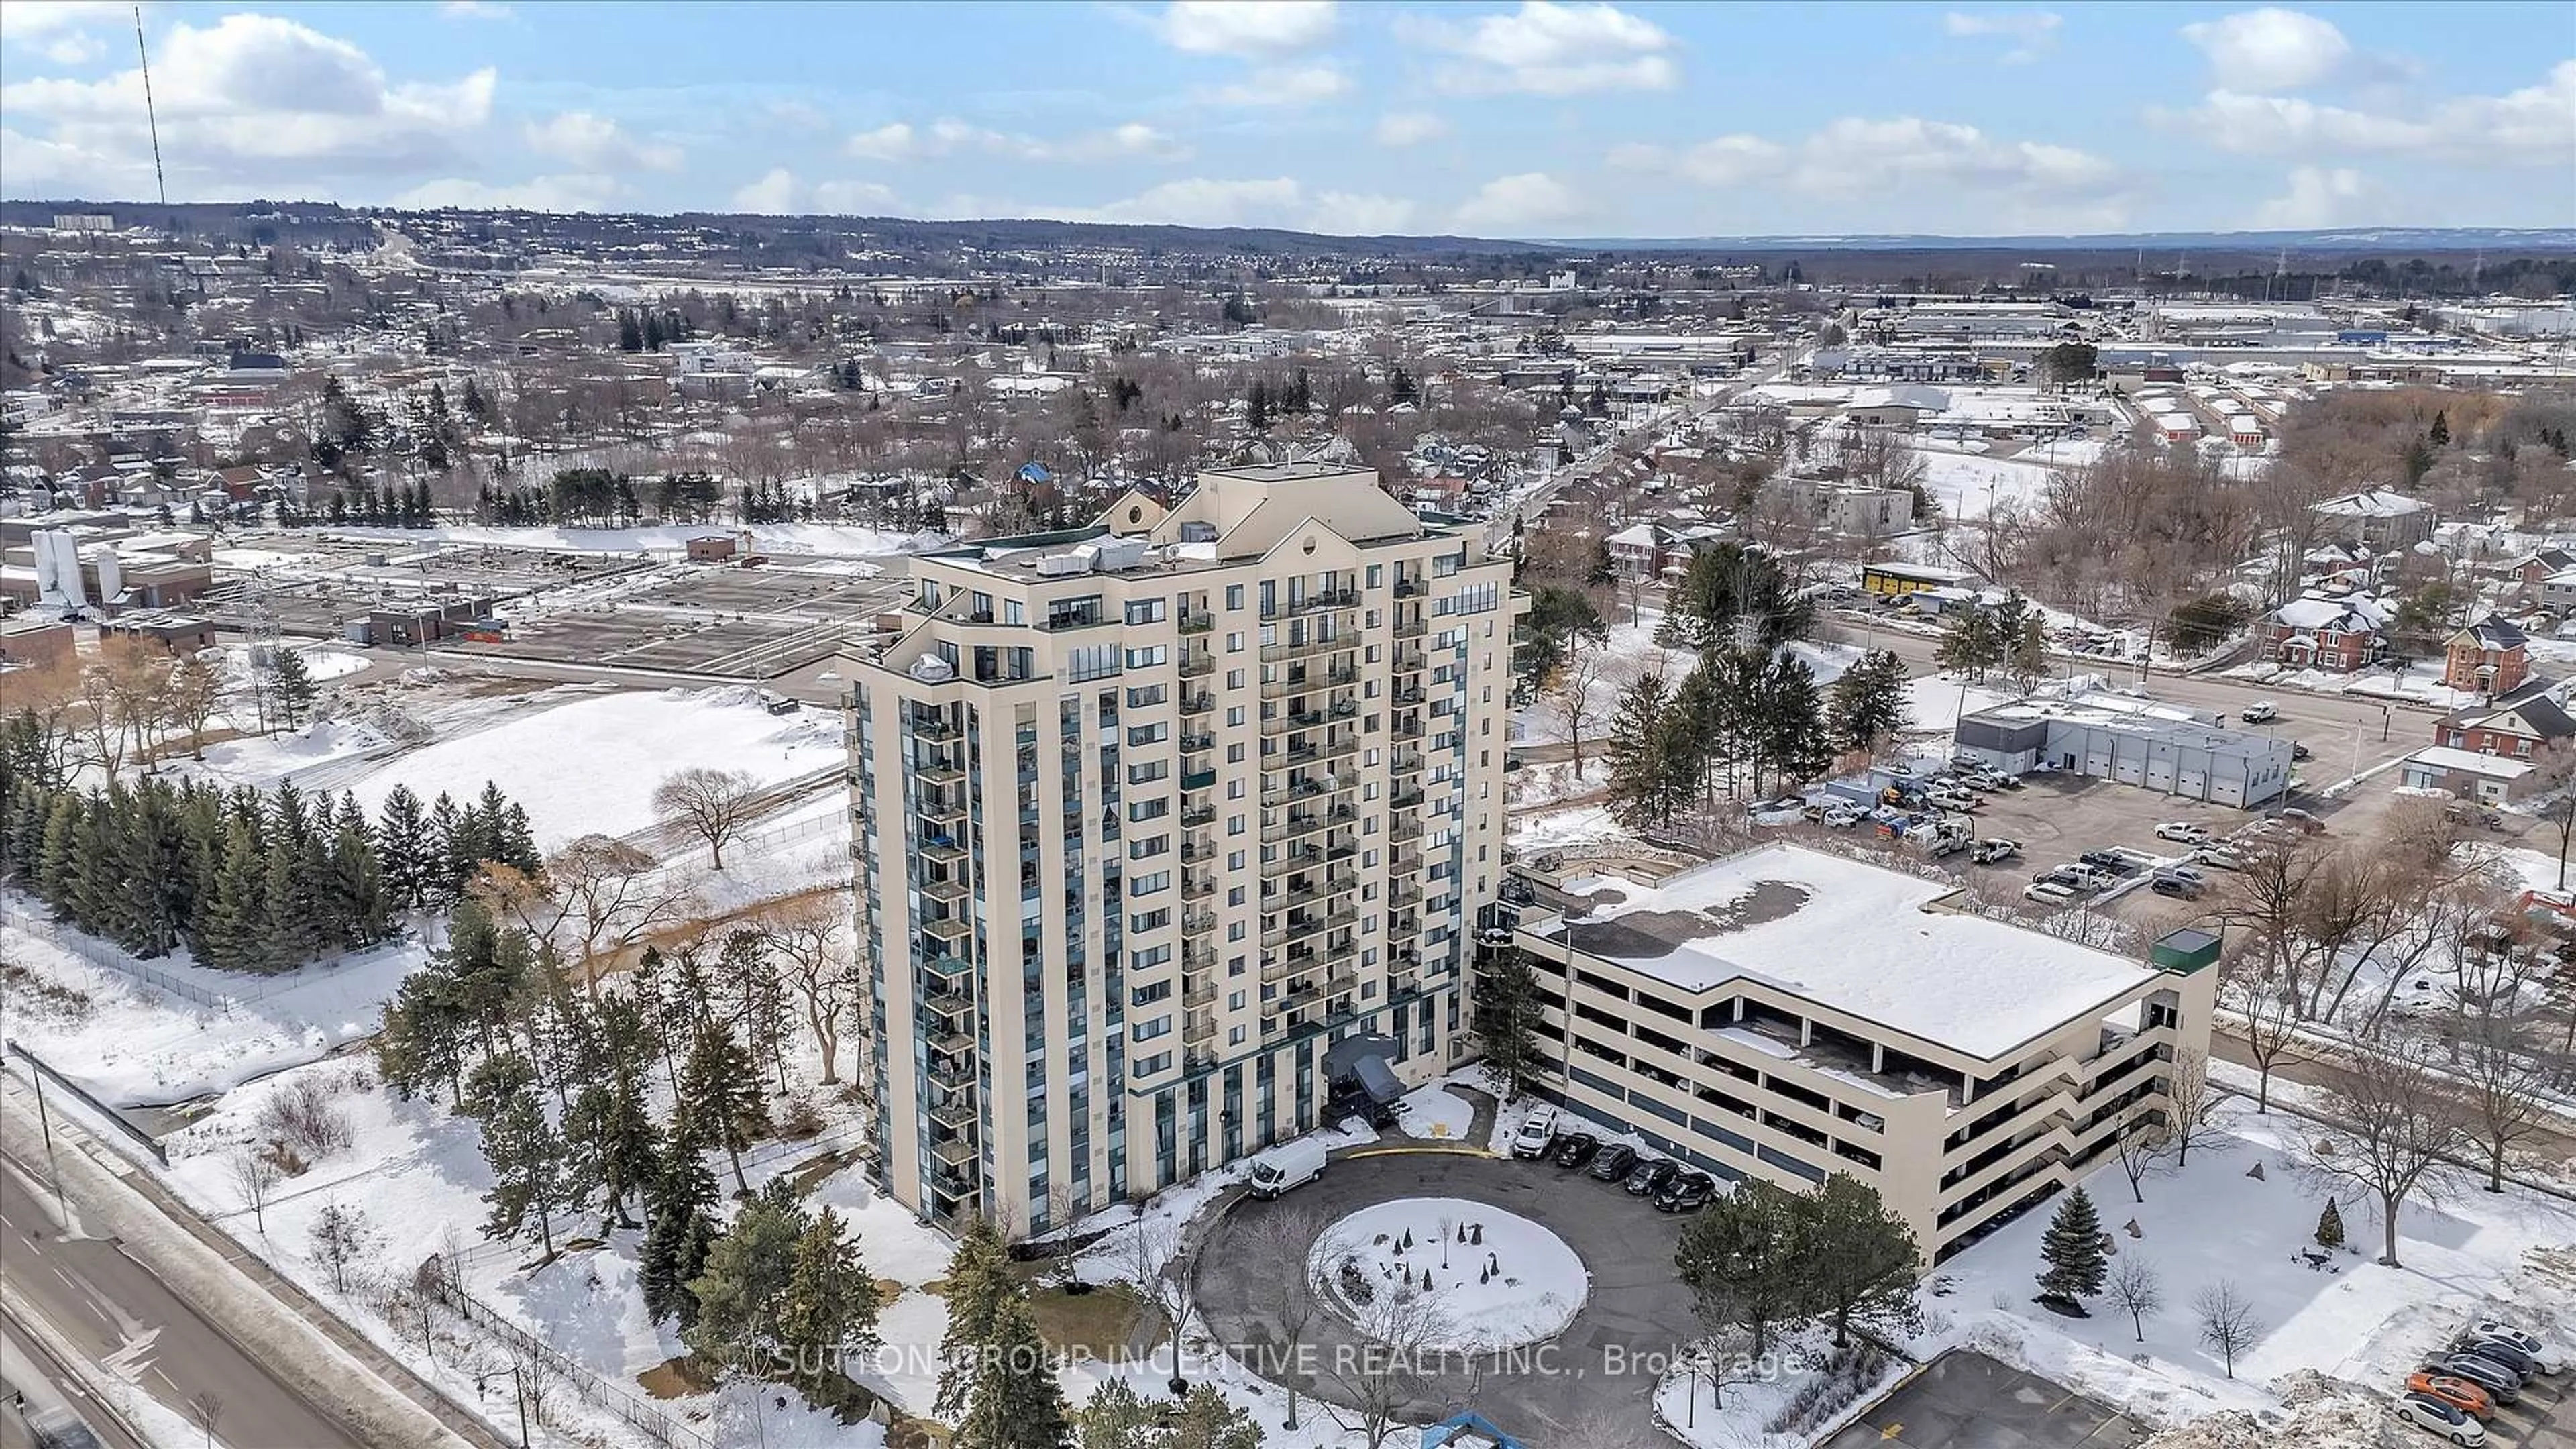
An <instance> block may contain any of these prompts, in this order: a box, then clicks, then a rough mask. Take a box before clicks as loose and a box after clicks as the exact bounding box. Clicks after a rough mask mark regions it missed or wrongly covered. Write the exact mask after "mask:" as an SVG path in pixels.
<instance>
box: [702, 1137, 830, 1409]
mask: <svg viewBox="0 0 2576 1449" xmlns="http://www.w3.org/2000/svg"><path fill="white" fill-rule="evenodd" d="M804 1232H805V1215H804V1213H803V1212H802V1211H801V1210H800V1209H799V1208H798V1207H797V1205H796V1200H795V1198H794V1197H793V1196H792V1194H791V1193H790V1192H789V1191H788V1189H787V1186H786V1183H785V1181H784V1180H779V1181H775V1182H772V1183H771V1184H770V1187H769V1189H768V1190H765V1191H763V1192H762V1193H761V1194H760V1195H759V1196H758V1197H755V1198H753V1199H752V1200H751V1201H749V1202H747V1203H744V1204H743V1206H742V1211H741V1212H739V1213H736V1214H735V1215H734V1220H733V1226H732V1227H731V1228H730V1229H728V1230H727V1231H726V1232H725V1234H724V1236H722V1237H720V1238H718V1239H716V1241H715V1246H714V1247H713V1248H712V1249H710V1250H709V1251H708V1253H707V1259H706V1264H705V1266H704V1267H702V1268H701V1269H700V1270H699V1271H698V1275H697V1276H696V1277H694V1278H692V1279H690V1280H689V1284H688V1289H689V1295H690V1296H691V1297H692V1298H695V1299H696V1300H697V1304H698V1316H697V1321H696V1322H694V1323H692V1324H690V1325H689V1327H688V1330H687V1331H686V1332H685V1333H683V1334H682V1335H681V1337H682V1338H683V1339H684V1340H685V1341H686V1342H687V1343H688V1345H689V1347H690V1348H691V1349H692V1350H694V1351H695V1352H696V1353H697V1354H698V1355H699V1356H700V1357H702V1358H704V1359H706V1360H707V1361H708V1362H710V1363H714V1364H719V1365H722V1366H723V1367H724V1368H726V1369H728V1370H730V1371H732V1372H734V1373H738V1374H754V1375H757V1374H760V1373H762V1372H763V1371H765V1370H766V1369H767V1368H768V1367H769V1366H770V1365H771V1363H772V1362H773V1361H774V1359H773V1355H774V1353H775V1352H776V1350H778V1349H779V1348H780V1347H781V1346H783V1344H784V1339H783V1338H782V1336H781V1334H780V1329H781V1328H782V1327H783V1324H784V1318H785V1310H786V1304H787V1287H788V1282H789V1280H790V1279H791V1278H792V1277H793V1276H794V1274H795V1271H796V1256H797V1246H798V1243H797V1240H798V1239H799V1238H800V1237H802V1236H803V1234H804Z"/></svg>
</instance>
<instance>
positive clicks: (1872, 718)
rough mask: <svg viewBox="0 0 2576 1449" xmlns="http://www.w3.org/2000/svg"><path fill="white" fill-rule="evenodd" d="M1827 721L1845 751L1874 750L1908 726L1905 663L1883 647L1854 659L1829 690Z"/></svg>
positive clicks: (1838, 744)
mask: <svg viewBox="0 0 2576 1449" xmlns="http://www.w3.org/2000/svg"><path fill="white" fill-rule="evenodd" d="M1825 724H1826V732H1827V734H1828V735H1829V736H1830V738H1831V740H1832V742H1833V744H1834V746H1835V747H1836V748H1838V749H1844V750H1875V749H1877V748H1878V747H1879V746H1880V745H1882V744H1884V743H1885V742H1886V741H1887V740H1888V739H1889V737H1891V736H1893V735H1894V734H1895V733H1896V732H1897V731H1899V730H1901V729H1903V728H1905V724H1906V683H1905V662H1904V661H1903V660H1901V659H1899V658H1897V657H1896V656H1895V655H1894V654H1892V653H1890V652H1889V651H1887V650H1884V649H1873V650H1871V651H1870V652H1869V653H1867V654H1864V655H1862V656H1861V657H1860V658H1859V659H1857V660H1855V661H1853V663H1852V666H1851V667H1850V668H1849V669H1846V670H1844V671H1843V673H1842V677H1841V678H1839V679H1837V680H1835V681H1834V683H1833V687H1832V689H1831V690H1830V691H1829V693H1828V696H1827V701H1826V710H1825Z"/></svg>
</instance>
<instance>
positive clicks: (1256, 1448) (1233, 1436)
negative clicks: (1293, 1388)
mask: <svg viewBox="0 0 2576 1449" xmlns="http://www.w3.org/2000/svg"><path fill="white" fill-rule="evenodd" d="M1261 1442H1262V1435H1261V1425H1260V1424H1258V1423H1256V1422H1255V1421H1254V1420H1253V1417H1252V1415H1251V1414H1250V1413H1249V1412H1247V1411H1245V1410H1243V1409H1238V1408H1236V1407H1235V1406H1234V1405H1233V1404H1231V1403H1228V1402H1227V1401H1226V1397H1225V1395H1223V1394H1220V1393H1218V1392H1217V1391H1216V1390H1215V1389H1213V1388H1211V1387H1209V1386H1208V1385H1206V1384H1192V1385H1190V1391H1189V1392H1188V1393H1187V1394H1185V1395H1183V1396H1182V1398H1181V1409H1180V1414H1179V1416H1178V1418H1177V1419H1176V1420H1175V1421H1174V1422H1173V1424H1172V1427H1171V1437H1170V1438H1169V1439H1167V1440H1165V1441H1164V1449H1261ZM1085 1449H1089V1446H1087V1445H1086V1446H1085Z"/></svg>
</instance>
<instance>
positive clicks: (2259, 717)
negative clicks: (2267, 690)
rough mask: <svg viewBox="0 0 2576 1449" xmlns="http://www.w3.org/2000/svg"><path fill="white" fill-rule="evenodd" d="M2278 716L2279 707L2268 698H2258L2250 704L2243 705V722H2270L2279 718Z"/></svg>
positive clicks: (2279, 712)
mask: <svg viewBox="0 0 2576 1449" xmlns="http://www.w3.org/2000/svg"><path fill="white" fill-rule="evenodd" d="M2280 717H2281V711H2280V709H2279V708H2278V707H2276V706H2275V705H2274V704H2273V703H2272V701H2270V700H2268V699H2258V700H2256V701H2254V702H2253V703H2252V704H2249V705H2247V706H2245V722H2246V723H2247V724H2270V723H2271V722H2272V721H2274V720H2276V719H2279V718H2280Z"/></svg>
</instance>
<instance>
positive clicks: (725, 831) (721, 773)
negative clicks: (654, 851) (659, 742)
mask: <svg viewBox="0 0 2576 1449" xmlns="http://www.w3.org/2000/svg"><path fill="white" fill-rule="evenodd" d="M759 792H760V786H759V782H758V781H756V780H754V779H752V777H751V776H750V775H748V774H746V773H744V772H743V771H741V770H715V769H709V768H708V767H706V766H704V765H692V766H690V767H689V768H688V769H685V770H675V771H673V772H672V773H671V774H669V775H667V776H665V777H664V778H663V780H662V783H661V784H659V785H656V786H655V787H653V813H654V814H655V815H656V816H658V817H660V819H661V821H662V823H663V824H664V825H667V826H670V827H673V828H675V829H678V830H683V831H686V832H687V833H689V834H691V835H694V836H696V837H697V838H698V839H700V840H702V841H704V842H706V847H707V856H708V861H709V864H710V865H711V866H712V867H713V868H714V869H716V870H719V871H721V870H723V869H724V848H725V845H726V843H727V842H729V841H731V840H733V839H734V838H736V837H737V836H739V835H741V834H742V830H743V827H744V826H746V825H749V824H750V823H751V821H752V817H753V816H754V815H756V814H757V813H758V811H759V806H758V805H757V803H755V802H756V801H757V800H758V798H759Z"/></svg>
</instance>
